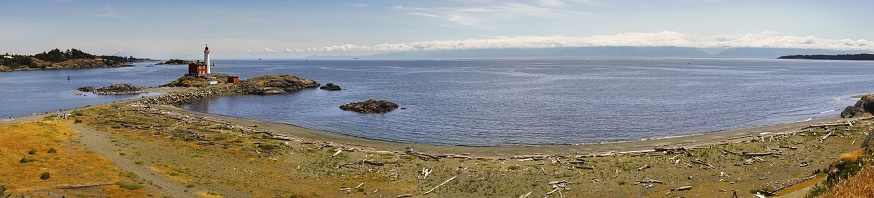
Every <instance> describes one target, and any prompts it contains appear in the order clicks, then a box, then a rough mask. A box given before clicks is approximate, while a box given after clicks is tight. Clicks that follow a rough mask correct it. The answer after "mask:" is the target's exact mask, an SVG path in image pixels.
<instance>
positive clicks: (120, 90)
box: [76, 83, 144, 95]
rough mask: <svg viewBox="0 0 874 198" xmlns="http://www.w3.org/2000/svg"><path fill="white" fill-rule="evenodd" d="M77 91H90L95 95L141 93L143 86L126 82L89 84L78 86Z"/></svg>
mask: <svg viewBox="0 0 874 198" xmlns="http://www.w3.org/2000/svg"><path fill="white" fill-rule="evenodd" d="M76 90H79V91H83V92H92V93H94V94H97V95H126V94H138V93H143V92H144V91H143V88H141V87H136V86H133V85H130V84H126V83H113V84H112V85H110V86H108V87H101V88H96V89H95V88H94V87H91V86H87V87H79V88H78V89H76Z"/></svg>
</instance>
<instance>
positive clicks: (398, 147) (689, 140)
mask: <svg viewBox="0 0 874 198" xmlns="http://www.w3.org/2000/svg"><path fill="white" fill-rule="evenodd" d="M158 108H161V109H164V110H168V111H174V112H178V113H183V114H191V115H197V116H202V117H211V118H215V119H219V120H223V121H228V122H232V123H236V124H240V125H243V126H257V128H259V129H262V130H267V131H274V132H279V133H282V134H287V135H291V136H296V137H302V138H308V139H313V140H320V141H328V142H335V143H339V144H347V145H356V146H362V147H369V148H375V149H379V150H389V151H403V150H405V149H406V148H407V147H413V148H415V150H417V151H422V152H426V153H439V154H462V153H468V154H471V155H474V156H485V157H498V158H504V157H511V156H515V155H531V154H543V155H580V154H603V153H611V152H612V153H622V152H635V151H647V150H653V148H656V147H693V146H703V145H712V144H724V143H729V142H737V141H740V140H741V139H742V138H748V137H755V136H758V135H760V134H762V133H772V134H777V133H788V132H796V131H800V130H801V128H803V127H806V126H810V125H815V124H822V123H835V122H846V121H848V120H853V119H843V118H838V117H835V118H823V119H815V120H810V121H803V122H794V123H783V124H775V125H770V126H758V127H750V128H741V129H731V130H724V131H715V132H704V133H698V134H693V135H686V136H680V137H665V138H653V139H647V140H634V141H623V142H605V143H595V144H580V145H556V146H506V147H504V146H501V147H497V146H476V147H470V146H436V145H422V144H410V143H400V142H389V141H381V140H373V139H366V138H359V137H352V136H344V135H337V134H333V133H329V132H323V131H317V130H312V129H308V128H304V127H300V126H295V125H291V124H284V123H276V122H268V121H260V120H251V119H244V118H235V117H228V116H221V115H214V114H205V113H200V112H194V111H189V110H185V109H181V108H178V107H173V106H167V105H164V106H158ZM744 140H745V139H744Z"/></svg>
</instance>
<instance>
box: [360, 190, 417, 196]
mask: <svg viewBox="0 0 874 198" xmlns="http://www.w3.org/2000/svg"><path fill="white" fill-rule="evenodd" d="M377 192H379V189H376V190H374V191H373V192H364V195H369V194H376V193H377ZM410 196H413V195H410Z"/></svg>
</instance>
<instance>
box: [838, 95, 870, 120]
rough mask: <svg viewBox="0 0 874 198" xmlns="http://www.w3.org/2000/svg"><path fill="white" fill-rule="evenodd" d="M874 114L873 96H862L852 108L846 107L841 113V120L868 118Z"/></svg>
mask: <svg viewBox="0 0 874 198" xmlns="http://www.w3.org/2000/svg"><path fill="white" fill-rule="evenodd" d="M872 113H874V94H871V95H865V96H862V98H860V99H859V101H857V102H856V104H855V105H853V106H847V108H844V111H841V117H842V118H853V117H860V116H870V115H871V114H872Z"/></svg>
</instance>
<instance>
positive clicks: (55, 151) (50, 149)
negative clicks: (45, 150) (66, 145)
mask: <svg viewBox="0 0 874 198" xmlns="http://www.w3.org/2000/svg"><path fill="white" fill-rule="evenodd" d="M49 153H58V150H55V148H49Z"/></svg>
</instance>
